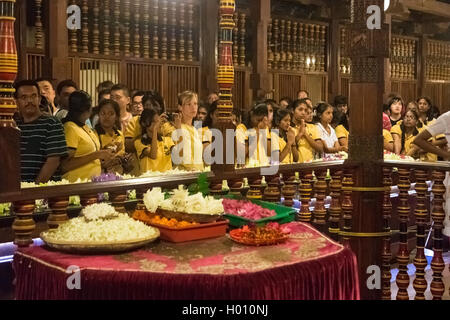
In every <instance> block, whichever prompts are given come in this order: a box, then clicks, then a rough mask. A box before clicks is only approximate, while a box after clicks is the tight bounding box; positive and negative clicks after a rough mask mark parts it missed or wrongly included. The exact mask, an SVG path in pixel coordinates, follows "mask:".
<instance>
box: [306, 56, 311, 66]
mask: <svg viewBox="0 0 450 320" xmlns="http://www.w3.org/2000/svg"><path fill="white" fill-rule="evenodd" d="M306 65H307V66H308V67H309V66H310V65H311V58H310V57H308V58H306Z"/></svg>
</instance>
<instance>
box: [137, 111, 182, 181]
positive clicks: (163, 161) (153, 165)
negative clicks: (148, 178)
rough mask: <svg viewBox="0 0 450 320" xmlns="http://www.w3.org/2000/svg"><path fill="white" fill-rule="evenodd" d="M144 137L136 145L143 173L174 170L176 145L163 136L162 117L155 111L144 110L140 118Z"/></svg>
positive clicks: (170, 139)
mask: <svg viewBox="0 0 450 320" xmlns="http://www.w3.org/2000/svg"><path fill="white" fill-rule="evenodd" d="M139 122H140V125H141V128H142V135H141V137H140V138H138V139H137V140H136V141H135V142H134V145H135V147H136V152H137V156H138V158H139V164H140V168H141V173H142V174H144V173H146V172H148V171H159V172H165V171H168V170H171V169H172V158H171V154H172V148H173V146H174V145H175V144H174V142H173V141H172V138H170V137H163V136H162V134H161V117H160V115H159V113H158V111H157V110H155V109H144V111H143V112H142V114H141V118H140V121H139Z"/></svg>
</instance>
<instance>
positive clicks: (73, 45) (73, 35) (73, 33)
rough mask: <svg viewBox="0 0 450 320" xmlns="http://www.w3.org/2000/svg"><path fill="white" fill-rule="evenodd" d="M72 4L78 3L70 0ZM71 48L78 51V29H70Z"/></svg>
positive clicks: (72, 50) (71, 50)
mask: <svg viewBox="0 0 450 320" xmlns="http://www.w3.org/2000/svg"><path fill="white" fill-rule="evenodd" d="M69 4H70V5H76V4H77V2H76V0H70V2H69ZM69 50H70V52H78V39H77V30H69Z"/></svg>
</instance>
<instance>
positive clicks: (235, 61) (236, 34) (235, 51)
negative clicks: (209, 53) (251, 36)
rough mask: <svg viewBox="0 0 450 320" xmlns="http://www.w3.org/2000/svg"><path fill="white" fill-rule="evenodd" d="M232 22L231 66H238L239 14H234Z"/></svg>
mask: <svg viewBox="0 0 450 320" xmlns="http://www.w3.org/2000/svg"><path fill="white" fill-rule="evenodd" d="M233 20H234V28H233V64H234V65H235V66H237V65H238V64H239V14H238V13H237V12H235V13H234V15H233ZM219 49H220V48H219Z"/></svg>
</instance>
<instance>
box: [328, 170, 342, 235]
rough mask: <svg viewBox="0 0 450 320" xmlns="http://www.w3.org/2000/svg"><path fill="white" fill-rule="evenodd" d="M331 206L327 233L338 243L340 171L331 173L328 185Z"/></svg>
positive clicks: (340, 209)
mask: <svg viewBox="0 0 450 320" xmlns="http://www.w3.org/2000/svg"><path fill="white" fill-rule="evenodd" d="M330 190H331V205H330V209H329V211H330V227H329V229H328V231H329V232H330V235H331V237H332V238H333V239H334V240H336V241H339V231H340V228H339V222H340V221H341V215H342V207H341V190H342V171H340V170H334V171H333V172H332V180H331V183H330Z"/></svg>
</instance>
